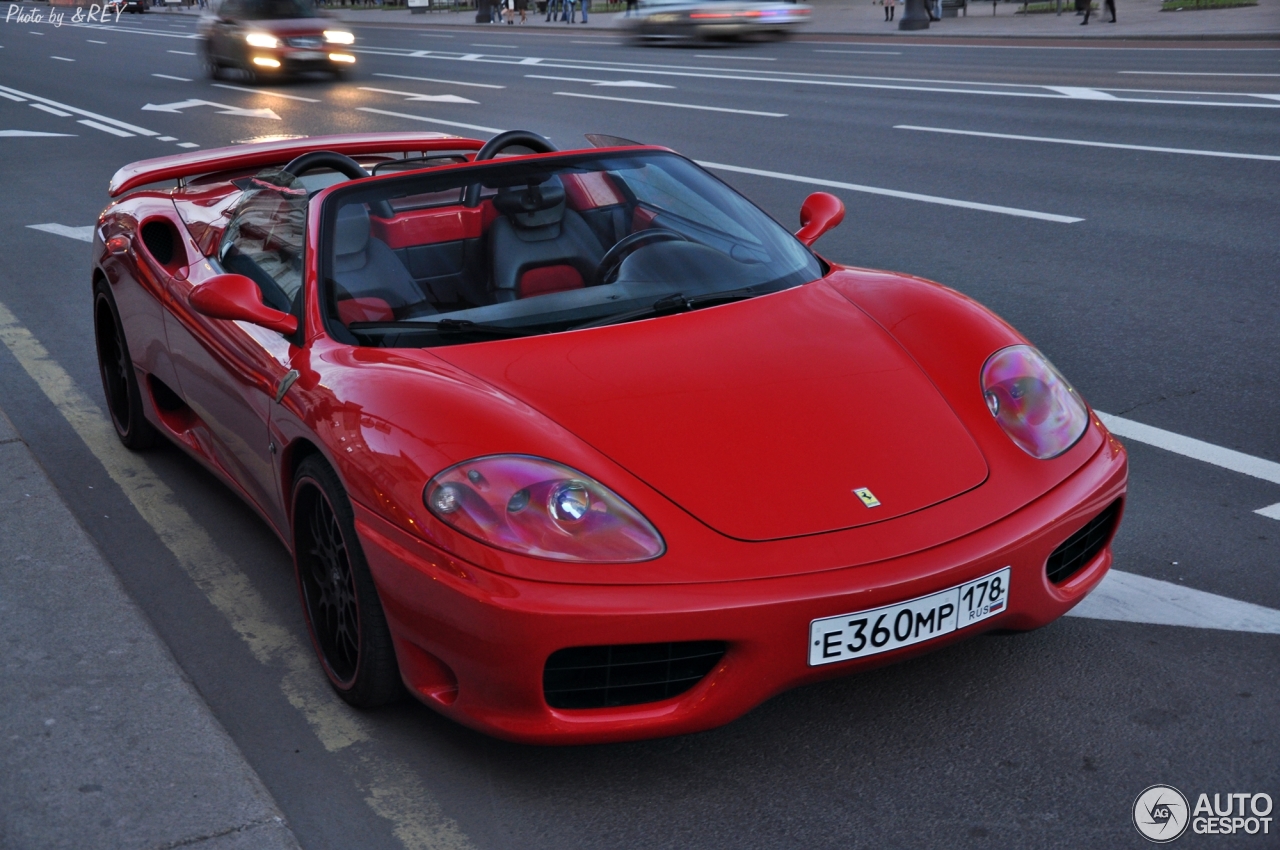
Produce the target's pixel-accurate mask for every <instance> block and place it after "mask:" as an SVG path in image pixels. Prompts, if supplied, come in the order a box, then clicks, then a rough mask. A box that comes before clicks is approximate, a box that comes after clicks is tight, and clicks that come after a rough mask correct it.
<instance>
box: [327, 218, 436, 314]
mask: <svg viewBox="0 0 1280 850" xmlns="http://www.w3.org/2000/svg"><path fill="white" fill-rule="evenodd" d="M334 272H335V277H336V279H337V282H338V284H339V285H340V286H341V287H342V288H343V289H344V290H346V291H347V292H348V293H350V294H351V296H352V297H353V298H381V299H382V300H383V301H386V302H387V304H389V305H390V306H391V308H392V309H398V308H401V307H407V306H409V305H411V304H421V303H422V302H423V301H425V300H426V299H427V296H426V293H424V292H423V291H422V288H421V287H419V286H418V284H417V283H416V282H414V279H413V276H412V275H410V274H409V270H408V269H406V268H405V267H404V263H402V262H401V261H400V258H399V257H397V256H396V255H395V252H393V251H392V250H391V249H390V248H388V247H387V243H385V242H383V241H382V240H381V239H378V238H377V237H374V236H370V237H369V241H368V243H367V244H366V245H365V247H364V250H363V251H359V252H357V253H354V254H347V255H340V256H338V257H337V258H336V261H335V263H334Z"/></svg>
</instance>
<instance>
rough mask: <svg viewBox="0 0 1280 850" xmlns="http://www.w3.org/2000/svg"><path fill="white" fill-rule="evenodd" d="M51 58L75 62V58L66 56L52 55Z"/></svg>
mask: <svg viewBox="0 0 1280 850" xmlns="http://www.w3.org/2000/svg"><path fill="white" fill-rule="evenodd" d="M49 58H50V59H57V60H58V61H59V62H74V61H76V60H74V59H68V58H67V57H65V56H50V57H49Z"/></svg>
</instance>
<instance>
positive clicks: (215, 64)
mask: <svg viewBox="0 0 1280 850" xmlns="http://www.w3.org/2000/svg"><path fill="white" fill-rule="evenodd" d="M200 65H201V67H203V68H204V73H205V76H207V77H208V78H209V79H211V80H218V79H221V78H222V63H221V62H219V61H218V57H217V56H215V55H214V54H213V48H212V47H211V46H210V45H209V44H204V45H202V46H201V48H200Z"/></svg>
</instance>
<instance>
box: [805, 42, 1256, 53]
mask: <svg viewBox="0 0 1280 850" xmlns="http://www.w3.org/2000/svg"><path fill="white" fill-rule="evenodd" d="M808 44H859V45H865V46H867V47H875V46H876V45H878V44H883V42H879V41H810V42H808ZM903 47H954V48H957V49H961V50H967V49H973V50H1141V51H1144V52H1145V51H1153V52H1154V51H1157V50H1165V51H1169V50H1182V51H1192V52H1202V53H1220V52H1224V51H1225V52H1229V53H1241V52H1255V53H1256V52H1260V51H1268V52H1269V51H1273V50H1280V48H1277V47H1240V48H1235V47H1147V46H1143V47H1111V46H1107V47H1056V46H1042V45H1039V44H1036V45H1030V44H939V43H937V42H934V43H932V44H923V43H920V42H916V43H915V44H904V45H903Z"/></svg>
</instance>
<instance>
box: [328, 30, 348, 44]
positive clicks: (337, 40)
mask: <svg viewBox="0 0 1280 850" xmlns="http://www.w3.org/2000/svg"><path fill="white" fill-rule="evenodd" d="M324 40H325V41H327V42H329V43H330V44H355V42H356V37H355V36H354V35H352V34H351V33H349V32H347V31H346V30H325V31H324Z"/></svg>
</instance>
